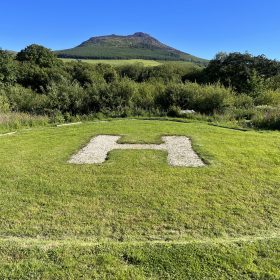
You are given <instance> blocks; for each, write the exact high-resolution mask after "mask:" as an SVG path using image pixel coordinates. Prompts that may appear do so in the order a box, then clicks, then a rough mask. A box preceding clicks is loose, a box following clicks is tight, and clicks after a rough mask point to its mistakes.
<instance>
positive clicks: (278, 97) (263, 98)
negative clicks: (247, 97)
mask: <svg viewBox="0 0 280 280" xmlns="http://www.w3.org/2000/svg"><path fill="white" fill-rule="evenodd" d="M255 103H256V105H270V106H280V89H279V90H266V91H264V92H263V93H262V94H261V95H259V96H258V97H257V98H256V100H255Z"/></svg>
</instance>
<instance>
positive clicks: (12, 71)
mask: <svg viewBox="0 0 280 280" xmlns="http://www.w3.org/2000/svg"><path fill="white" fill-rule="evenodd" d="M15 81H16V63H15V61H14V57H13V55H12V54H10V53H9V52H7V51H2V50H1V49H0V83H4V84H14V83H15Z"/></svg>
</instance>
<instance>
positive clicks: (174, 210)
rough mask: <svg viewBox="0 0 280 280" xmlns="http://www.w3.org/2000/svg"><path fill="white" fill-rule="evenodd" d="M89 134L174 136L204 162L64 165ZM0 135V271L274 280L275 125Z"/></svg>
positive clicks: (101, 125) (89, 127)
mask: <svg viewBox="0 0 280 280" xmlns="http://www.w3.org/2000/svg"><path fill="white" fill-rule="evenodd" d="M97 134H120V135H123V138H122V141H123V142H131V143H136V142H137V143H151V142H153V143H159V142H160V138H161V136H162V135H186V136H189V137H191V138H192V140H193V146H194V149H195V150H196V151H197V152H198V153H199V154H200V155H201V157H202V158H203V159H204V160H205V161H206V162H208V166H207V167H205V168H174V167H170V166H168V164H167V162H166V154H165V153H164V152H161V151H113V152H112V153H111V154H110V156H109V159H108V161H107V162H106V163H104V164H102V165H78V166H77V165H70V164H68V163H67V159H69V157H70V156H71V155H72V154H73V153H75V152H76V151H77V150H79V149H80V148H81V147H82V146H84V145H85V144H86V143H87V142H88V141H89V140H90V139H91V137H93V136H94V135H97ZM0 141H1V145H0V186H1V188H0V192H1V195H0V205H1V206H0V207H1V208H0V209H1V215H0V225H1V226H0V235H1V244H0V246H1V248H2V249H1V250H0V252H1V253H0V273H2V275H5V276H7V275H9V274H11V275H12V276H13V278H12V279H24V276H25V275H29V278H28V277H26V278H25V279H32V277H33V279H38V278H40V277H41V278H43V279H59V278H62V279H63V278H64V279H65V278H66V279H77V278H78V277H82V276H83V275H84V279H90V277H92V278H94V277H95V278H97V279H98V277H99V278H100V279H146V278H150V279H203V277H204V279H230V278H232V279H278V278H277V277H278V275H279V273H280V269H279V259H280V252H279V245H280V242H279V232H280V231H279V225H280V215H279V213H280V203H279V201H280V191H279V184H280V183H279V182H280V158H279V152H280V133H279V132H268V131H267V132H256V131H238V130H234V129H226V128H220V127H214V126H210V125H207V124H206V123H199V122H193V123H192V122H190V123H180V122H168V121H144V120H116V121H109V122H92V123H85V124H83V125H81V126H75V127H74V126H73V127H59V128H51V127H47V128H34V129H32V130H29V131H19V132H18V133H17V134H16V135H13V136H6V137H2V138H0ZM29 240H30V242H29ZM251 241H252V242H251ZM166 242H171V244H170V243H166ZM28 273H30V274H28ZM0 275H1V274H0ZM36 277H37V278H36ZM242 277H243V278H242ZM4 279H5V278H4Z"/></svg>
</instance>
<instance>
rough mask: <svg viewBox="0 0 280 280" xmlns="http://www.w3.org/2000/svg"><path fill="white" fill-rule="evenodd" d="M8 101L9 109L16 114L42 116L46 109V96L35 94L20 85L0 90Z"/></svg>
mask: <svg viewBox="0 0 280 280" xmlns="http://www.w3.org/2000/svg"><path fill="white" fill-rule="evenodd" d="M2 91H3V92H4V93H5V95H6V96H7V98H8V100H9V104H10V108H11V110H12V111H16V112H29V113H35V114H44V113H45V109H46V108H47V97H46V95H42V94H36V93H35V92H34V91H32V90H31V89H28V88H24V87H22V86H20V85H16V86H9V87H5V89H2Z"/></svg>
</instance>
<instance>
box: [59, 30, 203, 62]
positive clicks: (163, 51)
mask: <svg viewBox="0 0 280 280" xmlns="http://www.w3.org/2000/svg"><path fill="white" fill-rule="evenodd" d="M56 53H57V54H58V56H59V57H61V58H78V59H149V60H169V61H189V62H194V63H197V64H201V65H205V64H206V63H207V60H205V59H202V58H198V57H195V56H193V55H191V54H187V53H184V52H181V51H179V50H176V49H174V48H172V47H169V46H167V45H165V44H163V43H161V42H159V41H158V40H157V39H155V38H153V37H151V36H150V35H148V34H145V33H141V32H137V33H135V34H133V35H128V36H119V35H109V36H101V37H92V38H90V39H89V40H87V41H85V42H83V43H82V44H80V45H79V46H77V47H75V48H72V49H66V50H60V51H57V52H56Z"/></svg>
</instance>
